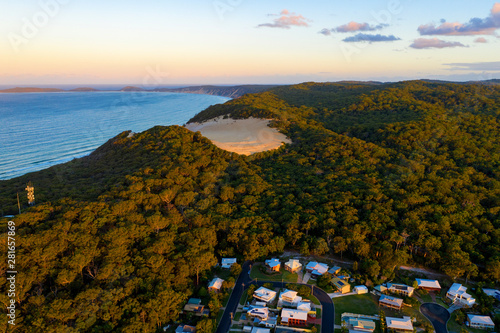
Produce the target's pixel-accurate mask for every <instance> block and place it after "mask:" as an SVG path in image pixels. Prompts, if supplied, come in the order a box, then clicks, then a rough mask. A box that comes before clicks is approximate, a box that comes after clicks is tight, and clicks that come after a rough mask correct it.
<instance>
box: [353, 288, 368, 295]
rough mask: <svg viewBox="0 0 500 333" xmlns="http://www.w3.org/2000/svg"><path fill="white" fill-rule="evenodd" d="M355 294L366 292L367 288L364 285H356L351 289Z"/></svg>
mask: <svg viewBox="0 0 500 333" xmlns="http://www.w3.org/2000/svg"><path fill="white" fill-rule="evenodd" d="M353 291H354V292H355V293H356V294H358V295H361V294H368V288H367V287H366V286H356V287H354V290H353Z"/></svg>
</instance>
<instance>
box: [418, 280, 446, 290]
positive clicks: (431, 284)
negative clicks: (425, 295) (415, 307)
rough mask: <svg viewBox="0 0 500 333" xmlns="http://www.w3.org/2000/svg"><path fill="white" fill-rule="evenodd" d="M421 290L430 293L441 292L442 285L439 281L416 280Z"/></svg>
mask: <svg viewBox="0 0 500 333" xmlns="http://www.w3.org/2000/svg"><path fill="white" fill-rule="evenodd" d="M416 280H417V285H418V287H419V288H422V289H425V290H428V291H441V285H440V284H439V281H438V280H427V279H416Z"/></svg>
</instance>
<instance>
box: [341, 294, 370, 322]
mask: <svg viewBox="0 0 500 333" xmlns="http://www.w3.org/2000/svg"><path fill="white" fill-rule="evenodd" d="M377 299H378V298H377V297H376V296H374V295H372V294H363V295H354V296H344V297H338V298H334V299H333V304H334V306H335V324H336V325H340V324H341V323H340V318H341V315H342V313H344V312H351V313H358V314H365V315H377V314H378V313H379V308H378V301H377Z"/></svg>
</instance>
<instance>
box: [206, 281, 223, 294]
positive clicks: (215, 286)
mask: <svg viewBox="0 0 500 333" xmlns="http://www.w3.org/2000/svg"><path fill="white" fill-rule="evenodd" d="M222 282H224V280H222V279H221V278H214V279H213V280H212V281H211V282H210V284H209V285H208V291H213V292H216V293H217V292H219V291H220V288H222Z"/></svg>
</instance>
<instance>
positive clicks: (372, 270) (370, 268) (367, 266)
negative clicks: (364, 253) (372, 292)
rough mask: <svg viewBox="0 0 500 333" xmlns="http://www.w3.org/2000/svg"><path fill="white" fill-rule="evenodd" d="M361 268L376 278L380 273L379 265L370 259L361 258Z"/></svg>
mask: <svg viewBox="0 0 500 333" xmlns="http://www.w3.org/2000/svg"><path fill="white" fill-rule="evenodd" d="M361 269H362V270H363V271H364V272H365V273H366V274H368V275H369V276H370V277H372V278H376V277H377V276H378V274H379V273H380V265H379V264H378V262H377V261H375V260H372V259H366V260H363V261H362V262H361Z"/></svg>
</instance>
